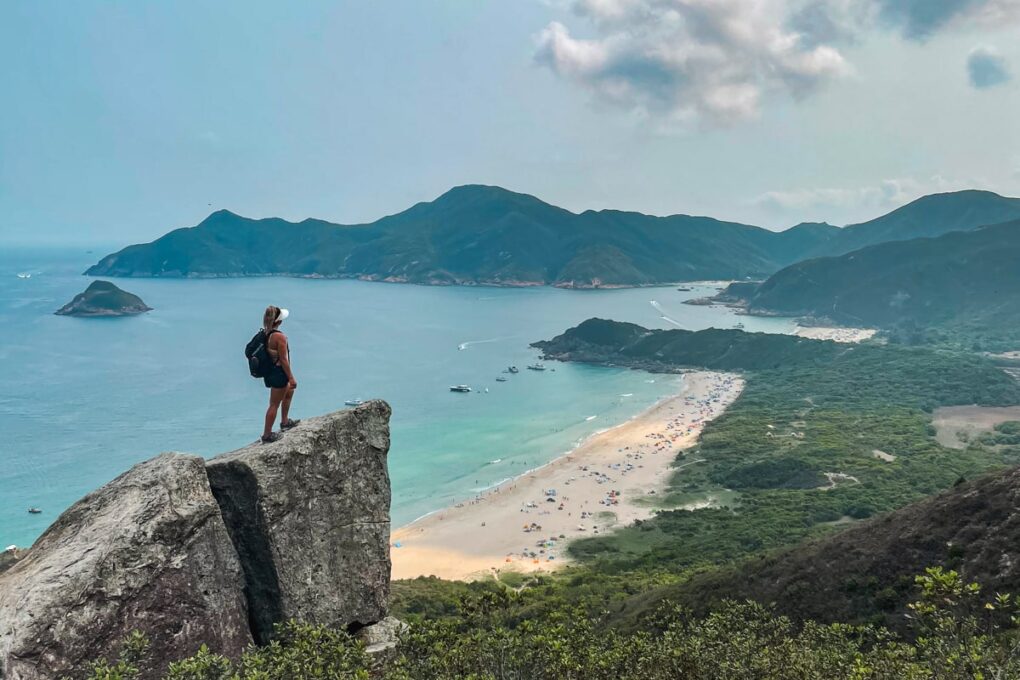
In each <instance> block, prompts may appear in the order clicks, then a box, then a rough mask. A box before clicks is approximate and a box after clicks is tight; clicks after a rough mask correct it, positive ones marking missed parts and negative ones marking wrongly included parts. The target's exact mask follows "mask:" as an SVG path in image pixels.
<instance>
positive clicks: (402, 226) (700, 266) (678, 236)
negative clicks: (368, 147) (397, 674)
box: [87, 185, 1020, 287]
mask: <svg viewBox="0 0 1020 680" xmlns="http://www.w3.org/2000/svg"><path fill="white" fill-rule="evenodd" d="M1016 218H1020V200H1017V199H1008V198H1003V197H1001V196H997V195H996V194H991V193H988V192H976V191H967V192H959V193H956V194H943V195H939V196H930V197H927V198H924V199H920V200H919V201H916V202H914V203H912V204H910V205H907V206H904V207H903V208H900V209H899V210H897V211H894V212H893V213H890V214H889V215H886V216H883V217H880V218H878V219H876V220H873V221H872V222H867V223H864V224H860V225H855V226H852V227H848V228H846V229H842V230H841V229H839V228H837V227H834V226H832V225H829V224H824V223H820V224H801V225H797V226H796V227H793V228H791V229H787V230H786V231H783V232H773V231H769V230H767V229H761V228H759V227H753V226H748V225H745V224H737V223H733V222H723V221H719V220H715V219H712V218H708V217H692V216H688V215H671V216H668V217H656V216H652V215H643V214H641V213H635V212H623V211H618V210H600V211H593V210H588V211H585V212H583V213H579V214H578V213H573V212H570V211H567V210H564V209H562V208H558V207H556V206H553V205H549V204H548V203H544V202H543V201H540V200H539V199H537V198H535V197H534V196H529V195H526V194H519V193H514V192H511V191H507V190H505V189H501V188H499V187H492V186H477V185H471V186H462V187H457V188H454V189H452V190H450V191H449V192H447V193H446V194H444V195H442V196H440V197H439V198H437V199H436V200H434V201H431V202H428V203H419V204H418V205H415V206H413V207H411V208H410V209H408V210H405V211H403V212H401V213H398V214H396V215H391V216H389V217H384V218H382V219H380V220H377V221H375V222H372V223H370V224H361V225H351V226H344V225H337V224H331V223H329V222H324V221H322V220H305V221H303V222H299V223H291V222H286V221H284V220H281V219H277V218H269V219H261V220H255V219H248V218H244V217H240V216H238V215H235V214H233V213H231V212H228V211H225V210H221V211H219V212H216V213H213V214H212V215H210V216H209V217H208V218H206V219H205V220H204V221H203V222H202V223H201V224H199V225H198V226H196V227H192V228H189V229H177V230H175V231H172V232H170V233H168V234H166V235H165V236H163V237H162V238H159V239H157V240H156V241H153V242H152V243H148V244H139V245H133V246H129V247H127V248H124V249H123V250H121V251H120V252H117V253H113V254H111V255H107V256H106V257H104V258H103V259H102V260H100V261H99V262H98V263H97V264H96V265H95V266H93V267H92V268H90V269H89V270H88V272H87V273H88V274H91V275H95V276H260V275H269V274H285V275H293V276H324V277H341V278H345V277H351V278H353V277H358V278H367V279H372V280H389V281H405V282H412V283H431V284H452V283H482V284H497V285H498V284H509V285H512V284H521V283H546V284H556V285H562V286H577V287H590V286H593V285H644V284H652V283H666V282H674V281H692V280H698V279H743V278H746V277H764V276H768V275H769V274H772V273H774V272H776V271H778V270H779V269H781V268H782V267H785V266H787V265H790V264H792V263H794V262H797V261H799V260H803V259H804V258H806V257H814V256H818V255H826V254H832V253H843V252H846V251H847V250H852V249H853V248H856V247H861V246H864V245H870V244H872V243H878V242H883V241H888V240H897V239H905V238H913V237H916V236H919V235H937V234H942V233H945V232H946V231H949V230H952V229H974V228H976V227H978V226H982V225H985V224H990V223H994V222H1000V221H1003V220H1006V219H1016ZM846 244H852V246H853V247H847V245H846Z"/></svg>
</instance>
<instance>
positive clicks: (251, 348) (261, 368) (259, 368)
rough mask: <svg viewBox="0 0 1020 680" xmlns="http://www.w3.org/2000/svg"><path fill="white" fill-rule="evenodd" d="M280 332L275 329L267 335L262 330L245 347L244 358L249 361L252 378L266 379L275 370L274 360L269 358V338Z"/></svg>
mask: <svg viewBox="0 0 1020 680" xmlns="http://www.w3.org/2000/svg"><path fill="white" fill-rule="evenodd" d="M278 332H279V331H277V330H275V329H274V330H271V331H269V335H266V332H265V331H264V330H260V331H259V332H258V333H256V334H255V335H254V336H253V337H252V339H251V340H249V341H248V344H247V345H245V346H244V357H245V358H246V359H247V360H248V372H249V373H251V377H253V378H264V377H266V376H267V375H269V372H270V371H271V370H272V369H273V358H272V357H270V356H269V350H267V349H266V346H267V345H268V344H269V336H270V335H272V334H273V333H278Z"/></svg>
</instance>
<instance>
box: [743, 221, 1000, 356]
mask: <svg viewBox="0 0 1020 680" xmlns="http://www.w3.org/2000/svg"><path fill="white" fill-rule="evenodd" d="M1018 258H1020V220H1016V221H1013V222H1007V223H1005V224H1001V225H995V226H990V227H985V228H983V229H978V230H976V231H967V232H951V233H948V234H945V235H942V236H939V237H937V238H920V239H914V240H911V241H898V242H893V243H884V244H880V245H876V246H871V247H868V248H863V249H861V250H858V251H855V252H852V253H848V254H846V255H842V256H839V257H831V258H819V259H814V260H807V261H805V262H799V263H797V264H794V265H792V266H790V267H787V268H786V269H783V270H781V271H779V272H778V273H776V274H774V275H773V276H772V277H771V278H769V279H768V280H767V281H765V282H764V283H763V284H761V285H760V286H759V287H757V289H756V290H755V291H754V292H753V293H751V294H750V295H749V297H748V298H747V305H748V308H749V310H750V311H751V312H752V313H777V314H783V315H805V316H813V317H818V318H825V319H831V320H833V321H835V322H837V323H844V324H849V325H863V326H874V327H880V328H886V329H891V330H895V331H898V332H902V333H904V334H918V333H921V334H923V333H924V332H925V331H924V329H927V328H932V327H935V328H940V329H943V331H944V332H946V333H948V334H950V335H951V336H954V335H958V336H960V338H964V339H968V340H977V341H978V342H979V343H985V344H988V345H989V348H992V349H994V348H996V347H1000V346H1001V347H1004V348H1007V349H1009V348H1015V346H1014V345H1015V343H1016V342H1018V341H1020V267H1017V262H1018V261H1020V260H1018ZM744 293H745V294H746V293H747V292H746V291H744Z"/></svg>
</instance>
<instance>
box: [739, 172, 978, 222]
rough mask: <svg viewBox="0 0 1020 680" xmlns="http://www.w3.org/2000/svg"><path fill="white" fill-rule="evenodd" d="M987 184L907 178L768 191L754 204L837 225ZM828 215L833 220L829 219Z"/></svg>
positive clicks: (755, 200) (754, 201)
mask: <svg viewBox="0 0 1020 680" xmlns="http://www.w3.org/2000/svg"><path fill="white" fill-rule="evenodd" d="M986 184H987V183H986V182H983V181H980V180H973V179H972V180H959V179H947V178H945V177H942V176H940V175H936V176H934V177H929V178H927V179H916V178H912V177H905V178H898V179H889V180H885V181H883V182H881V183H880V184H878V185H876V186H864V187H852V188H804V189H793V190H789V191H768V192H765V193H763V194H761V195H760V196H758V197H756V198H755V199H754V200H753V201H752V203H753V204H754V205H756V206H758V207H760V208H765V209H767V210H769V211H770V212H774V213H778V214H784V215H786V214H788V215H792V216H794V218H793V219H796V220H801V219H829V220H830V221H836V217H837V216H839V215H847V214H855V215H862V214H866V213H874V215H878V214H880V213H881V212H887V211H889V210H893V209H895V208H898V207H900V206H902V205H905V204H907V203H910V202H911V201H914V200H916V199H918V198H921V197H922V196H927V195H928V194H935V193H941V192H946V191H960V190H963V189H973V188H974V187H980V186H986ZM826 215H829V217H828V218H826Z"/></svg>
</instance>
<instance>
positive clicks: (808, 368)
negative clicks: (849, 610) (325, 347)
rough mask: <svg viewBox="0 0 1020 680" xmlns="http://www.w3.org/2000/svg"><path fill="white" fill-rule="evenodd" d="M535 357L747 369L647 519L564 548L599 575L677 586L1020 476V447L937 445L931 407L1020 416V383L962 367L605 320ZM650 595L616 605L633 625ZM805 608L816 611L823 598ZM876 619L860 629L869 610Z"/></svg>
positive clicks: (920, 354)
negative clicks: (995, 478) (991, 473)
mask: <svg viewBox="0 0 1020 680" xmlns="http://www.w3.org/2000/svg"><path fill="white" fill-rule="evenodd" d="M539 346H540V347H542V349H543V351H544V352H545V353H546V355H547V356H552V357H556V358H561V359H573V360H586V361H595V362H599V363H613V364H616V365H625V366H627V365H629V366H636V367H643V368H652V369H657V370H668V369H669V368H670V367H674V366H691V365H707V366H713V367H719V368H726V369H730V370H740V369H744V370H746V371H748V372H747V373H746V375H747V385H746V387H745V389H744V392H743V394H742V395H741V396H740V397H739V398H738V399H737V401H736V402H735V403H734V404H733V405H732V406H730V408H729V409H727V411H726V412H725V413H724V414H723V415H722V416H721V417H719V418H718V419H717V420H715V421H713V422H711V423H709V424H708V425H707V426H706V428H705V430H704V431H703V433H702V436H701V439H700V441H699V444H698V445H697V446H696V447H695V448H693V449H690V450H688V451H686V452H684V453H683V454H682V455H681V457H680V458H679V459H678V461H677V462H678V464H684V463H685V462H686V463H689V464H687V465H684V467H683V469H682V470H678V471H677V472H676V473H675V475H674V477H673V479H672V482H671V486H670V492H669V493H668V494H667V495H666V496H665V497H662V496H657V501H656V503H657V505H658V507H660V508H661V511H660V512H659V513H658V514H657V515H656V516H655V517H654V518H653V519H651V520H648V521H645V522H640V523H638V524H637V525H635V526H633V527H628V528H623V529H620V530H617V531H615V532H613V533H612V534H607V535H604V536H600V537H592V538H588V539H584V540H581V541H577V542H574V543H572V545H571V548H570V551H571V554H572V555H573V556H575V557H577V558H579V559H580V560H582V561H583V562H585V563H586V564H588V565H589V566H590V567H591V569H592V571H595V572H598V573H601V574H628V575H631V576H633V575H634V574H643V575H645V576H649V575H651V574H658V575H659V576H658V578H659V580H660V581H663V582H664V583H670V582H675V581H676V580H683V579H684V578H685V576H684V575H685V574H687V573H689V572H690V571H691V570H695V569H699V568H707V567H714V566H716V565H721V564H727V563H732V562H733V561H736V560H741V559H743V558H747V557H749V556H752V555H759V554H762V553H764V552H767V551H769V550H772V549H776V548H779V547H781V546H785V545H791V544H794V543H797V542H799V541H801V540H803V539H805V538H808V537H811V536H817V535H819V534H822V533H827V532H830V531H832V530H834V529H838V528H841V527H844V526H846V525H847V524H848V523H851V522H853V521H855V520H859V519H863V518H867V517H871V516H873V515H875V514H878V513H882V512H886V511H889V510H893V509H895V508H899V507H902V506H904V505H906V504H908V503H910V502H912V501H915V500H917V499H919V498H922V497H924V496H927V495H930V494H933V493H935V492H937V491H940V490H943V489H946V488H948V487H950V486H952V485H953V484H954V483H955V482H956V481H957V480H959V479H960V478H972V477H975V476H978V475H980V474H982V473H983V472H986V471H988V470H991V469H994V468H996V467H1000V466H1003V465H1007V464H1012V463H1017V462H1020V447H1013V446H1000V445H996V446H983V445H980V444H978V445H974V446H972V447H970V448H969V449H967V450H955V449H946V448H943V447H942V446H940V445H939V444H938V443H937V442H936V441H935V439H934V437H933V430H932V428H931V424H930V423H931V411H932V410H934V409H935V408H937V407H939V406H949V405H959V404H985V405H1005V404H1017V403H1020V385H1018V383H1017V382H1016V381H1015V380H1014V379H1013V378H1011V377H1010V376H1009V375H1007V374H1006V373H1005V372H1003V371H1002V370H1000V369H999V368H997V367H996V366H995V365H994V364H993V363H992V362H990V361H988V360H986V359H983V358H981V357H978V356H975V355H971V354H966V353H957V352H942V351H933V350H927V349H916V348H903V347H896V346H882V345H871V344H864V345H841V344H837V343H833V342H824V341H818V340H806V339H803V338H793V337H790V336H769V335H764V334H756V333H744V332H742V331H735V330H728V331H717V330H709V331H700V332H697V333H691V332H688V331H673V330H669V331H648V330H646V329H643V328H641V327H639V326H635V325H633V324H624V323H618V322H611V321H602V320H589V321H586V322H584V323H582V324H581V325H579V326H578V327H576V328H573V329H570V330H569V331H567V332H566V333H564V334H563V335H561V336H559V337H558V338H556V339H554V340H552V341H549V342H546V343H539ZM1007 429H1008V428H1007ZM876 452H878V453H879V454H881V455H876ZM732 492H737V494H736V496H737V499H736V500H735V501H734V500H732V498H733V496H734V494H733V493H732ZM684 505H686V506H688V507H698V506H704V505H708V506H709V507H702V508H701V509H698V510H689V509H682V506H684ZM677 506H681V509H671V508H676V507H677ZM922 566H923V565H922ZM673 577H675V578H673ZM649 580H653V579H651V578H650V577H649ZM886 585H888V584H886ZM657 588H658V586H653V587H651V588H648V589H645V590H644V591H643V592H642V593H641V594H640V595H637V594H635V595H634V597H630V598H621V599H620V601H619V602H618V603H617V604H616V608H617V609H618V610H619V611H620V612H621V615H622V616H625V617H632V618H633V617H638V616H640V615H641V614H642V613H643V612H646V611H647V610H648V609H649V608H650V607H652V606H654V603H655V602H656V600H657V598H661V597H662V596H663V595H662V594H661V593H659V594H656V592H657ZM899 594H900V595H901V594H902V593H899ZM725 596H726V593H725V591H721V592H720V593H719V597H725ZM803 596H804V597H805V598H812V597H813V598H816V599H815V602H816V603H817V602H819V601H820V600H819V599H818V598H822V597H823V594H822V593H810V592H807V593H804V595H803ZM871 605H872V609H871V610H870V612H864V613H862V616H863V617H864V618H866V617H867V615H868V614H869V613H874V612H877V611H879V609H880V607H879V605H878V604H877V603H875V602H871Z"/></svg>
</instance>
